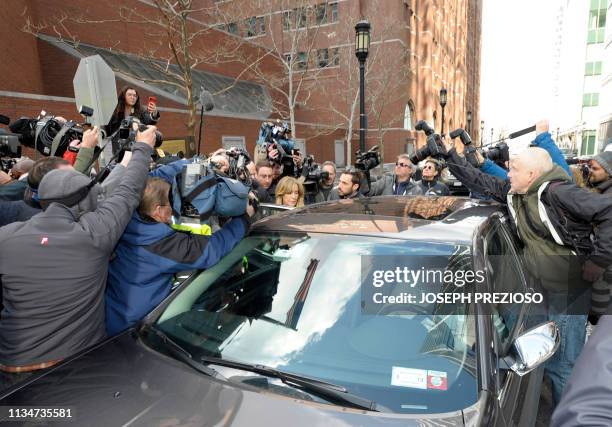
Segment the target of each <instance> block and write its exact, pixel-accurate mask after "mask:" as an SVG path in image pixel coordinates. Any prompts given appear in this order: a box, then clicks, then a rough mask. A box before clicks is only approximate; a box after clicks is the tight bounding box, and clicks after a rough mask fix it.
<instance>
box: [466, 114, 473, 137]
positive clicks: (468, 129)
mask: <svg viewBox="0 0 612 427" xmlns="http://www.w3.org/2000/svg"><path fill="white" fill-rule="evenodd" d="M467 133H469V134H471V133H472V112H471V111H468V112H467Z"/></svg>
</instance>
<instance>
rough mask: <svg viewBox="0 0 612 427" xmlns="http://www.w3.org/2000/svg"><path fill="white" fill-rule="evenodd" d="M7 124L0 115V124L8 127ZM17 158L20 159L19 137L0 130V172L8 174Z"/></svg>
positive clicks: (6, 120)
mask: <svg viewBox="0 0 612 427" xmlns="http://www.w3.org/2000/svg"><path fill="white" fill-rule="evenodd" d="M9 123H10V119H9V118H8V117H6V116H3V115H0V124H3V125H8V124H9ZM19 157H21V145H20V144H19V136H18V135H14V134H11V133H8V132H7V131H6V130H4V129H0V170H2V171H4V172H7V173H8V171H10V170H11V169H12V168H13V166H14V165H15V163H17V160H16V159H18V158H19Z"/></svg>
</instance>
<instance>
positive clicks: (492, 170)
mask: <svg viewBox="0 0 612 427" xmlns="http://www.w3.org/2000/svg"><path fill="white" fill-rule="evenodd" d="M533 145H535V146H536V147H540V148H543V149H545V150H546V151H547V152H548V154H549V155H550V158H551V159H552V161H553V163H556V164H558V165H559V166H561V167H562V168H563V170H565V172H566V173H567V174H568V175H569V177H570V178H572V179H573V178H574V175H572V171H571V170H570V167H569V165H568V164H567V162H566V161H565V157H563V153H562V152H561V150H559V147H557V144H555V141H553V139H552V135H551V134H550V132H544V133H541V134H539V135H538V136H536V139H535V140H533ZM480 170H481V171H482V172H484V173H486V174H489V175H493V176H496V177H498V178H501V179H508V172H506V170H505V169H503V168H501V167H499V166H498V165H496V164H495V162H492V161H491V160H489V159H485V161H484V163H483V164H482V165H481V166H480Z"/></svg>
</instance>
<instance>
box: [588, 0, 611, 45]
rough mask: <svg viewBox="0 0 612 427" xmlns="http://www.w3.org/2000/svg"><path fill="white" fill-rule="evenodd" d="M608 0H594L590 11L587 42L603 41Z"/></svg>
mask: <svg viewBox="0 0 612 427" xmlns="http://www.w3.org/2000/svg"><path fill="white" fill-rule="evenodd" d="M606 9H607V0H592V1H591V9H590V11H589V27H588V28H589V32H588V36H587V43H588V44H593V43H603V41H604V36H605V35H604V33H605V27H606V12H607V10H606Z"/></svg>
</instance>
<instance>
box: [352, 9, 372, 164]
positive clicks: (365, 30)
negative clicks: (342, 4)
mask: <svg viewBox="0 0 612 427" xmlns="http://www.w3.org/2000/svg"><path fill="white" fill-rule="evenodd" d="M369 50H370V23H369V22H368V21H367V20H363V21H359V22H358V23H357V25H355V56H357V59H358V60H359V150H360V151H361V152H364V151H365V133H366V129H367V127H368V125H367V117H366V114H365V62H366V59H368V53H369Z"/></svg>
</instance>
